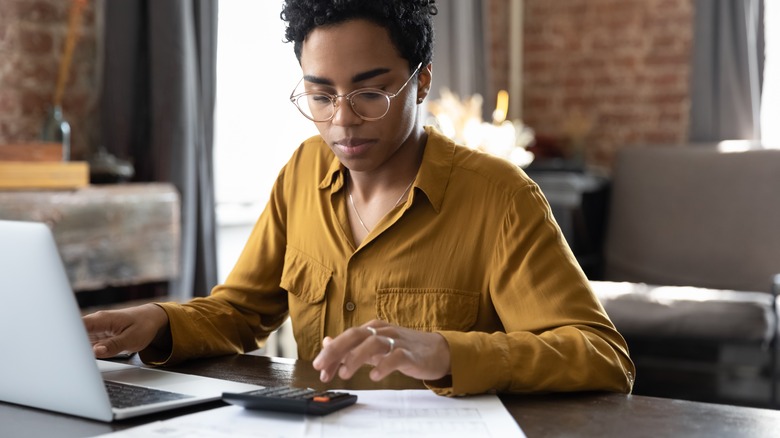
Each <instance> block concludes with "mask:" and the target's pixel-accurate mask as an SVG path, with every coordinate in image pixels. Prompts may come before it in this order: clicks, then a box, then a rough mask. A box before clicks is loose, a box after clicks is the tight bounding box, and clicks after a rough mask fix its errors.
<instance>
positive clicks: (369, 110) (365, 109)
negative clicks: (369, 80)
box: [352, 90, 390, 120]
mask: <svg viewBox="0 0 780 438" xmlns="http://www.w3.org/2000/svg"><path fill="white" fill-rule="evenodd" d="M352 109H353V110H355V113H356V114H357V115H359V116H360V117H362V118H364V119H369V120H370V119H381V118H382V117H384V116H385V114H387V110H388V109H390V98H389V97H388V96H387V95H385V94H382V93H377V92H376V91H371V90H362V91H358V92H357V93H355V94H353V95H352Z"/></svg>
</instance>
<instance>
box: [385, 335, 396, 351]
mask: <svg viewBox="0 0 780 438" xmlns="http://www.w3.org/2000/svg"><path fill="white" fill-rule="evenodd" d="M387 342H388V343H389V344H390V351H388V352H387V353H386V354H390V353H392V352H393V350H395V339H393V338H387Z"/></svg>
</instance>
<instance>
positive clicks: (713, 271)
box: [593, 145, 780, 407]
mask: <svg viewBox="0 0 780 438" xmlns="http://www.w3.org/2000/svg"><path fill="white" fill-rule="evenodd" d="M779 189H780V150H747V151H742V152H732V153H725V152H721V151H720V150H719V149H718V148H717V147H716V146H713V145H709V146H704V145H695V146H694V145H687V146H678V147H652V148H649V147H648V148H625V149H623V150H621V152H620V153H619V155H618V157H617V161H616V164H615V168H614V173H613V177H612V190H611V200H610V209H609V217H608V225H607V233H606V243H605V279H606V280H609V281H603V282H602V281H594V282H593V286H594V289H595V291H596V293H597V295H598V296H599V298H600V299H601V300H602V302H603V304H604V307H605V308H606V310H607V312H608V314H609V315H610V317H611V318H612V320H613V322H614V323H615V325H616V326H617V328H618V329H619V330H620V332H621V333H622V334H623V335H624V336H625V337H626V339H627V341H628V343H629V348H630V349H631V354H632V357H633V358H634V360H635V362H636V364H637V380H636V387H635V390H636V392H637V393H640V394H650V395H660V396H671V397H676V398H687V399H698V400H704V401H715V402H728V403H739V404H755V405H767V404H769V405H772V406H775V407H776V406H777V396H778V394H777V393H778V388H777V380H778V371H777V363H776V362H777V360H776V358H777V336H778V313H777V299H778V298H777V293H778V281H780V276H776V274H778V273H780V191H778V190H779Z"/></svg>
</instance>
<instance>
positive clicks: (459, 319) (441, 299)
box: [376, 288, 480, 331]
mask: <svg viewBox="0 0 780 438" xmlns="http://www.w3.org/2000/svg"><path fill="white" fill-rule="evenodd" d="M479 296H480V294H479V292H472V291H462V290H455V289H435V288H422V289H404V288H389V289H380V290H379V291H377V301H376V307H377V316H378V317H379V319H383V320H385V321H387V322H390V323H392V324H397V325H399V326H401V327H407V328H412V329H416V330H424V331H434V330H454V331H466V330H468V329H470V328H471V327H473V326H474V324H475V323H476V321H477V314H478V311H479Z"/></svg>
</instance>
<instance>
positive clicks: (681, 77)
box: [489, 0, 694, 169]
mask: <svg viewBox="0 0 780 438" xmlns="http://www.w3.org/2000/svg"><path fill="white" fill-rule="evenodd" d="M489 1H490V4H489V11H490V13H489V19H490V20H492V21H493V23H492V25H491V26H489V28H491V29H494V30H495V32H494V33H493V34H492V35H491V36H490V38H489V41H490V46H491V48H492V53H491V55H492V58H491V61H490V62H491V66H492V68H493V69H494V70H495V72H496V73H495V74H494V75H493V76H492V77H493V80H494V87H495V88H506V87H508V84H509V78H508V76H507V74H504V73H502V72H506V71H507V70H508V65H509V62H508V59H507V58H508V51H507V47H506V45H507V41H506V35H508V30H507V27H506V26H508V24H507V19H506V17H507V15H508V11H509V2H510V1H514V0H489ZM693 3H694V1H693V0H554V1H551V0H525V9H524V28H523V38H524V53H523V61H524V62H523V119H524V120H523V121H524V122H525V123H526V124H528V125H529V126H531V127H532V128H533V129H534V130H535V131H536V132H537V134H539V135H541V136H544V137H547V138H552V139H555V140H557V142H558V144H561V145H566V144H570V142H569V140H570V138H571V135H569V133H571V132H576V131H577V129H578V128H581V130H582V131H585V127H587V126H590V128H589V129H588V130H587V132H586V133H585V134H584V135H583V136H582V139H581V141H580V144H582V145H583V149H584V150H583V152H584V157H585V160H586V162H587V163H588V164H590V165H595V166H601V167H604V168H606V169H609V167H610V166H611V164H612V160H613V157H614V154H615V151H616V150H618V149H619V148H621V147H626V146H630V145H635V144H640V143H645V144H658V143H682V142H685V141H686V139H687V136H688V109H689V105H690V96H689V88H690V86H689V72H690V56H691V48H692V39H693V8H694V6H693ZM510 99H511V96H510Z"/></svg>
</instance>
